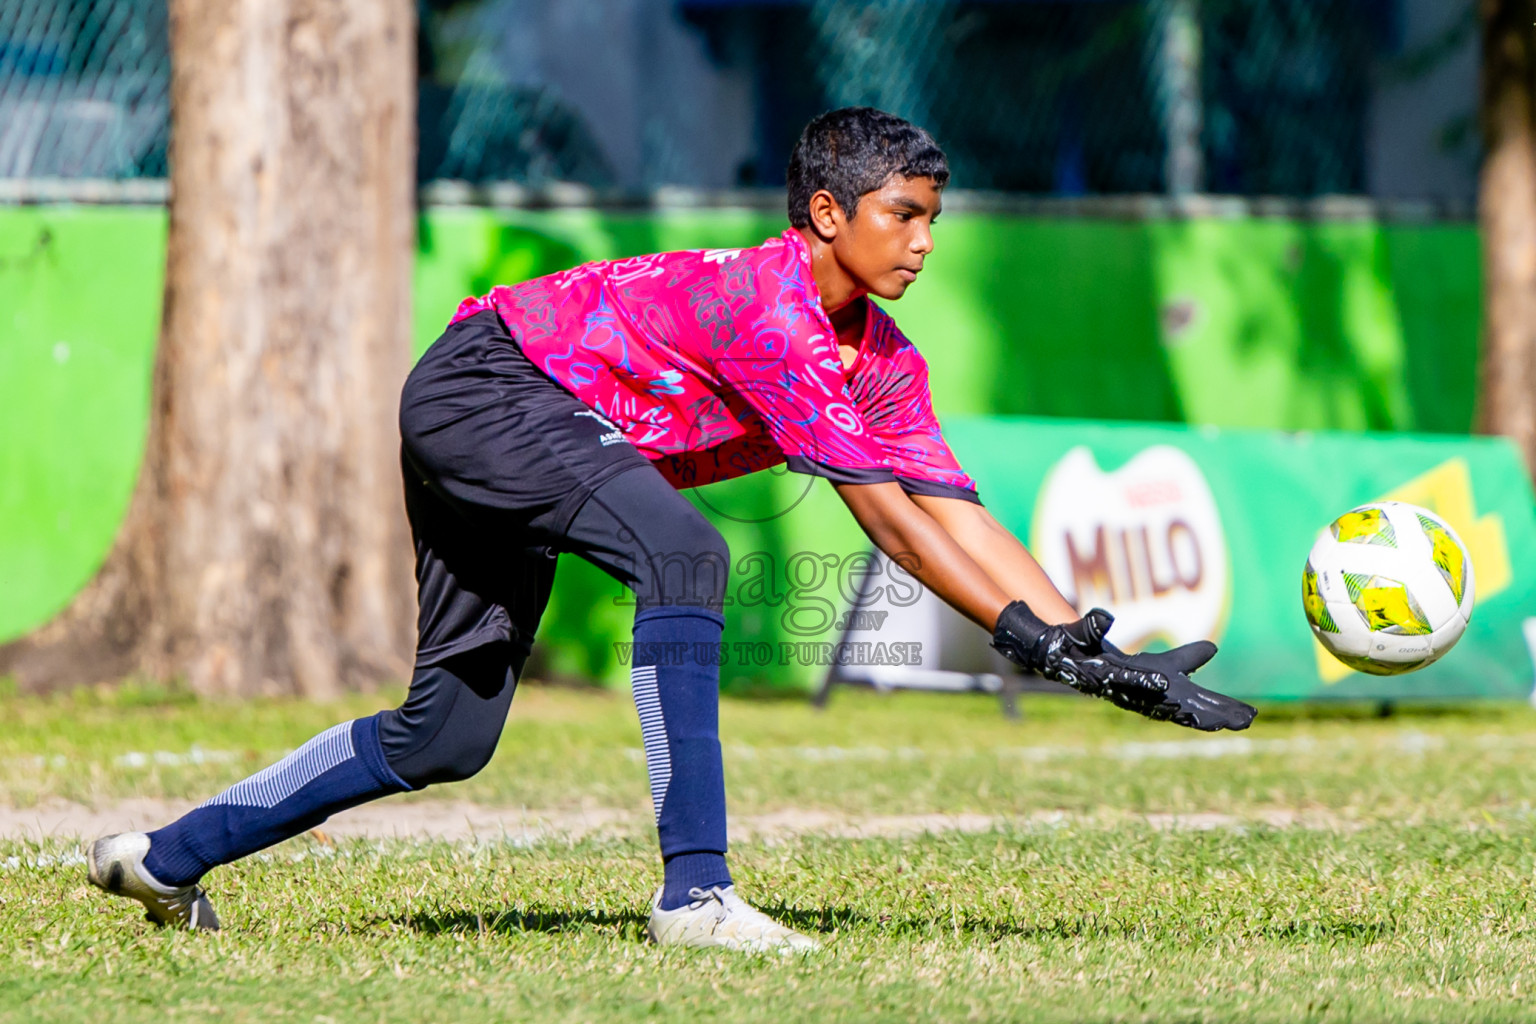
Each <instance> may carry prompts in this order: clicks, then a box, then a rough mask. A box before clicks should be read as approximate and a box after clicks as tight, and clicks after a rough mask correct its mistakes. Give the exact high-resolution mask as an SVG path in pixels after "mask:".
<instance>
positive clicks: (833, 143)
mask: <svg viewBox="0 0 1536 1024" xmlns="http://www.w3.org/2000/svg"><path fill="white" fill-rule="evenodd" d="M898 174H899V175H901V176H902V177H904V178H932V179H933V180H934V183H935V184H937V185H938V186H939V187H940V188H943V187H944V186H945V185H946V184H948V182H949V161H948V160H946V159H945V158H944V151H943V150H942V149H940V148H939V144H938V143H937V142H935V141H933V136H932V135H929V134H928V133H927V132H925V131H923V129H921V128H919V127H918V126H917V125H915V124H913V123H912V122H910V121H904V120H902V119H901V118H899V117H897V116H896V115H895V114H887V113H886V112H885V111H883V110H876V109H875V108H874V107H843V108H841V109H839V110H832V111H828V112H827V113H825V114H822V115H821V116H820V117H818V118H816V119H815V120H814V121H812V122H811V123H810V124H808V125H806V126H805V131H803V132H801V133H800V141H799V142H797V143H795V151H794V153H793V154H792V155H791V156H790V158H789V174H788V187H789V223H790V224H792V225H793V226H795V227H797V228H803V227H805V226H807V225H808V224H810V222H811V210H810V206H811V196H812V195H814V194H815V193H816V192H817V191H819V190H820V189H826V190H827V191H828V192H831V193H832V198H833V199H836V200H837V205H839V206H841V207H842V208H843V212H844V213H845V214H847V215H848V218H849V219H850V220H852V219H853V216H854V214H855V213H857V212H858V208H859V197H860V196H862V195H864V194H866V193H868V192H873V191H875V190H876V189H878V188H880V187H881V186H882V185H884V184H885V183H886V182H887V181H889V180H890V179H891V178H892V177H893V176H895V175H898Z"/></svg>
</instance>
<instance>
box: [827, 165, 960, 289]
mask: <svg viewBox="0 0 1536 1024" xmlns="http://www.w3.org/2000/svg"><path fill="white" fill-rule="evenodd" d="M942 199H943V195H942V190H941V189H940V188H939V187H938V186H937V185H936V184H934V180H933V179H932V178H903V177H902V176H901V175H899V174H897V175H892V176H891V177H890V178H889V179H888V180H887V181H886V183H885V184H884V185H882V186H880V187H879V188H877V189H875V191H873V192H866V193H865V194H864V195H862V196H860V197H859V205H858V207H857V208H856V209H857V212H856V213H855V214H854V217H853V219H852V220H849V221H846V223H845V224H843V225H840V230H839V231H838V232H837V234H836V235H835V236H834V237H833V239H832V252H833V254H834V256H835V257H836V258H837V262H838V264H839V265H841V267H842V268H843V270H844V271H845V272H846V273H847V274H848V276H849V277H851V278H853V281H854V284H855V286H856V287H857V288H859V289H861V290H863V291H867V292H869V294H871V295H874V296H877V297H879V298H882V299H899V298H901V296H902V295H903V293H905V292H906V290H907V286H908V285H910V284H911V283H912V282H913V281H915V280H917V275H918V274H919V273H920V272H921V271H922V269H923V260H924V258H925V257H927V255H928V254H929V253H931V252H933V230H932V229H933V222H934V219H935V218H936V217H938V215H939V208H940V206H941V205H942ZM837 212H838V214H839V215H840V214H841V213H842V211H841V210H838V211H837ZM839 219H841V217H839Z"/></svg>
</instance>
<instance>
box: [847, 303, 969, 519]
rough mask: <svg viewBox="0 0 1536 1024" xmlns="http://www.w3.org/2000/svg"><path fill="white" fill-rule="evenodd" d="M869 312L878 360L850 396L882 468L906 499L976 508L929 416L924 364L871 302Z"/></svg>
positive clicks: (965, 479)
mask: <svg viewBox="0 0 1536 1024" xmlns="http://www.w3.org/2000/svg"><path fill="white" fill-rule="evenodd" d="M871 310H872V312H871V315H873V316H877V317H879V318H880V321H879V322H878V323H877V324H876V325H875V331H874V334H875V338H874V339H872V340H874V341H875V343H876V351H877V352H878V353H879V355H878V357H877V358H876V359H875V360H874V365H873V366H870V367H866V368H865V371H864V372H863V373H861V374H860V375H859V377H858V379H856V380H855V382H854V386H853V389H852V394H853V395H854V398H855V401H856V403H857V406H858V408H859V410H860V413H861V415H862V417H863V419H864V422H865V424H866V426H867V427H868V429H869V431H870V433H871V434H872V435H873V437H874V438H875V440H876V442H877V443H878V444H879V445H880V448H881V450H882V451H883V452H884V454H885V461H886V464H887V465H889V466H890V467H891V470H892V472H894V473H895V474H896V481H897V483H899V484H901V486H902V489H903V490H905V491H906V492H907V493H908V494H926V495H930V496H932V497H938V498H960V499H961V500H964V501H970V502H975V503H976V504H978V505H979V504H981V498H980V497H979V496H978V495H977V493H976V482H975V481H974V480H972V479H971V478H970V476H968V475H967V474H966V472H965V470H963V469H961V468H960V462H959V460H957V459H956V458H955V455H954V452H953V451H951V450H950V447H949V443H948V442H947V441H945V440H944V432H943V431H942V430H941V429H940V428H939V420H938V417H937V416H935V415H934V412H933V398H932V396H931V394H930V393H929V390H928V363H927V361H926V360H924V359H923V357H922V354H921V353H919V352H918V351H917V347H916V346H915V345H913V344H912V343H911V342H910V341H908V340H907V339H906V338H905V337H904V336H903V335H902V334H901V332H900V331H899V330H897V328H896V324H895V322H894V321H893V320H891V318H890V317H889V316H888V315H887V314H886V313H884V312H883V311H881V310H879V307H877V306H874V304H873V303H871Z"/></svg>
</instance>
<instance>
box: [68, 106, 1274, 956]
mask: <svg viewBox="0 0 1536 1024" xmlns="http://www.w3.org/2000/svg"><path fill="white" fill-rule="evenodd" d="M948 180H949V169H948V166H947V165H946V162H945V158H944V154H943V153H942V152H941V151H940V150H939V148H938V146H937V145H936V144H935V143H934V141H933V139H932V138H931V137H930V136H929V135H928V134H927V133H926V132H924V131H922V130H921V129H919V128H916V127H914V126H913V125H911V124H909V123H907V122H905V121H903V120H901V119H899V118H896V117H893V116H891V115H889V114H884V113H881V112H880V111H877V110H873V109H869V108H850V109H843V110H836V111H833V112H831V113H829V114H825V115H823V116H822V117H819V118H817V119H816V120H814V121H812V122H811V124H810V125H809V126H807V128H806V129H805V132H804V134H803V135H802V136H801V138H800V141H799V143H798V144H797V145H796V147H795V151H794V155H793V158H792V159H791V161H790V166H789V182H788V187H789V220H790V224H791V225H792V226H791V228H790V229H789V230H787V231H785V232H784V233H783V234H782V235H781V236H779V237H777V238H771V239H769V240H768V241H766V242H764V243H763V244H762V245H759V246H757V247H755V248H750V249H741V250H715V251H707V252H698V251H694V252H674V253H661V254H657V255H650V256H641V257H636V258H634V259H626V260H618V261H614V262H602V263H589V264H586V265H584V266H580V267H576V268H575V269H573V270H568V271H565V272H563V273H558V274H553V275H550V276H548V277H543V278H538V279H536V280H532V281H528V282H525V283H523V284H520V285H516V286H513V287H499V288H495V289H493V290H492V291H491V292H490V294H488V295H486V296H485V297H483V298H477V299H469V300H467V301H465V302H464V304H463V305H462V306H461V307H460V308H459V310H458V313H457V315H456V316H455V317H454V319H453V322H452V324H451V325H450V326H449V327H448V329H447V331H446V332H445V333H444V334H443V336H442V338H440V339H439V340H438V341H437V342H436V343H435V344H434V345H433V346H432V348H431V349H429V350H428V351H427V353H426V355H425V356H423V358H422V359H421V361H420V363H419V364H418V365H417V366H416V368H415V369H414V370H413V371H412V373H411V375H410V377H409V379H408V380H407V382H406V385H405V389H404V392H403V394H402V398H401V407H400V429H401V435H402V441H403V444H402V453H401V464H402V470H403V472H404V477H405V501H406V509H407V512H408V514H409V517H410V522H411V526H412V530H413V534H414V537H415V544H416V576H417V581H418V585H419V604H420V614H419V620H418V632H419V636H418V647H417V655H416V668H415V672H414V674H413V676H412V678H411V686H410V691H409V693H408V694H407V696H406V700H405V703H404V704H403V705H401V706H400V707H399V708H396V709H393V710H389V711H383V712H380V713H379V714H376V715H373V716H371V717H368V718H362V719H358V720H356V721H352V722H345V723H342V724H340V725H337V726H335V727H334V728H332V729H329V730H327V731H326V732H323V733H321V734H320V735H319V736H316V737H315V738H314V739H312V740H310V741H309V742H308V743H306V744H305V745H304V746H302V747H300V748H299V749H298V750H296V751H295V752H294V753H292V754H291V755H289V756H288V757H286V758H284V759H283V760H282V761H280V762H278V763H277V764H275V765H273V766H272V767H270V768H267V769H266V770H265V771H262V772H260V773H258V774H256V775H254V776H252V777H251V778H249V779H246V780H245V781H243V782H239V783H236V784H235V785H234V786H232V787H230V788H229V789H227V790H225V791H224V792H223V793H220V794H218V795H217V796H214V797H213V798H212V799H210V800H208V801H207V802H206V803H204V804H202V805H201V806H200V807H198V808H196V809H195V810H193V811H191V812H189V813H188V814H187V815H186V816H184V817H182V818H181V819H179V820H178V821H175V822H173V823H172V824H170V825H168V826H166V827H165V828H162V829H159V830H158V831H155V832H150V833H143V832H129V833H123V834H120V835H116V836H108V837H105V838H103V839H99V840H97V841H96V842H95V843H93V844H92V845H91V847H90V849H89V851H88V872H89V877H90V880H91V881H92V882H93V883H95V884H96V885H98V886H100V887H102V888H104V889H106V890H108V891H109V892H114V893H119V894H121V895H124V896H129V897H132V898H134V899H137V900H139V901H140V902H141V903H143V904H144V905H145V906H146V907H148V909H149V913H150V916H151V917H152V918H154V919H155V920H158V921H161V922H164V923H170V924H177V925H181V926H185V927H193V928H217V927H218V921H217V918H216V917H215V915H214V913H213V909H212V907H211V906H210V904H209V902H208V899H207V896H206V895H205V894H204V892H203V890H202V889H201V888H200V887H199V885H198V882H199V880H200V879H201V878H202V876H203V875H204V873H205V872H207V871H208V870H209V869H210V868H212V867H215V866H216V865H219V864H227V863H229V862H231V861H233V860H236V859H238V858H240V857H244V856H246V855H247V854H250V853H253V852H255V851H257V850H260V849H262V848H263V847H266V846H270V845H272V844H273V843H276V842H279V841H280V840H283V839H286V838H289V837H290V836H294V835H297V834H299V833H302V832H304V831H306V830H307V829H310V828H313V827H315V826H316V825H318V824H320V823H321V822H323V821H324V820H325V819H326V818H327V817H328V816H330V815H332V814H334V813H336V812H337V811H340V810H343V809H345V808H348V807H352V806H355V805H356V804H359V803H362V802H364V801H367V800H373V799H376V798H378V797H381V796H385V795H387V794H390V793H399V792H405V791H410V790H417V789H421V788H422V787H424V786H430V785H434V784H437V783H442V782H451V781H455V780H459V779H465V778H468V777H469V776H471V775H473V774H475V773H476V772H477V771H479V770H480V769H481V768H482V767H483V766H484V765H485V764H486V762H487V761H488V760H489V759H490V757H491V754H492V752H493V751H494V750H495V748H496V742H497V739H498V737H499V735H500V733H501V729H502V726H503V723H504V722H505V719H506V715H507V709H508V706H509V705H510V703H511V701H512V694H513V690H514V689H515V688H516V685H517V680H518V677H519V675H520V674H521V672H522V668H523V665H524V662H525V661H526V659H527V657H528V654H529V650H530V646H531V644H532V642H533V638H534V633H535V630H536V628H537V626H538V623H539V617H540V615H541V614H542V612H543V610H544V606H545V602H546V600H547V599H548V597H549V590H550V584H551V582H552V580H553V577H554V570H555V561H556V558H557V556H558V555H559V554H560V553H564V552H568V553H571V554H575V555H577V556H579V557H581V558H584V559H586V560H588V561H590V562H592V563H593V564H595V565H597V566H599V567H600V568H602V569H603V570H605V571H606V572H607V573H609V574H610V575H612V576H613V577H615V578H616V579H618V580H620V581H622V582H623V583H624V584H625V585H627V586H628V587H630V588H631V589H632V590H633V591H634V593H635V597H636V611H635V622H634V647H633V651H634V655H633V659H632V661H633V668H632V673H633V685H634V699H635V706H636V708H637V709H638V711H639V717H640V724H641V732H642V735H643V738H644V743H645V755H646V766H647V769H648V772H649V775H650V782H651V794H652V797H653V799H654V806H655V813H656V825H657V831H658V833H659V836H660V840H661V855H662V860H663V865H664V867H663V876H664V878H663V884H662V885H661V887H660V888H659V889H658V890H657V891H656V895H655V898H654V900H653V903H652V908H651V918H650V924H649V928H648V932H649V935H650V937H651V939H652V940H654V941H656V942H658V943H664V944H679V945H689V946H720V947H728V948H737V949H754V950H760V949H780V950H791V949H801V948H813V947H814V946H815V942H814V941H813V940H812V939H810V938H809V937H807V936H804V935H801V934H798V933H796V932H794V931H791V930H790V929H788V928H785V927H783V926H782V925H780V924H778V923H777V922H775V921H773V920H771V919H770V918H768V917H767V916H766V915H764V914H762V913H761V912H759V911H757V910H755V909H753V908H752V907H750V906H749V905H748V904H746V903H745V902H744V901H743V900H742V899H741V898H740V897H739V896H737V895H736V891H735V889H734V887H733V886H732V882H731V873H730V869H729V867H728V866H727V863H726V858H725V853H726V810H725V777H724V774H723V771H722V768H721V760H720V741H719V736H718V716H717V710H718V709H717V703H718V688H719V669H718V667H717V664H716V662H717V659H715V658H712V657H703V658H695V659H691V660H686V661H685V662H684V663H681V664H678V663H674V662H673V661H668V660H666V659H664V658H662V657H659V656H656V655H659V654H660V653H664V652H668V651H676V650H686V651H690V652H697V651H704V652H706V653H707V652H709V651H711V650H718V645H719V643H720V638H721V630H722V628H723V627H724V625H725V619H724V618H723V617H722V615H721V609H722V605H723V602H724V597H725V588H726V583H727V580H728V579H729V576H728V567H729V557H728V555H729V553H728V551H727V549H726V545H725V542H724V541H723V539H722V538H721V536H720V534H719V532H718V531H716V530H715V528H714V527H713V526H711V525H710V523H709V522H708V521H707V520H705V518H704V517H703V516H702V515H700V514H699V512H698V511H697V510H696V509H695V508H694V507H693V506H692V505H691V504H689V503H688V502H687V501H686V500H684V499H683V497H682V496H681V495H680V494H678V493H677V489H678V488H683V487H693V486H697V485H699V484H706V483H710V482H712V481H716V480H725V479H728V478H731V477H736V476H740V475H742V474H744V473H751V472H754V471H756V470H760V469H764V468H766V467H769V466H774V465H778V464H779V463H785V464H787V465H788V468H789V469H791V470H793V471H795V472H799V473H808V474H811V475H814V476H821V477H826V478H827V479H828V480H829V481H831V484H832V486H833V487H835V488H836V489H837V492H838V494H839V496H841V497H842V499H843V500H844V501H845V502H846V503H847V505H848V508H849V510H850V511H851V512H852V513H853V516H854V517H855V518H856V519H857V520H858V522H859V524H860V525H861V526H862V527H863V528H864V531H865V532H866V533H867V534H868V535H869V537H870V538H871V540H873V542H874V543H875V544H876V545H877V546H878V547H879V548H880V549H881V550H882V551H885V552H887V553H889V554H892V555H901V556H902V557H903V561H904V563H905V564H908V565H910V566H912V571H913V572H914V574H915V575H916V576H917V577H918V579H919V580H920V581H921V582H922V583H923V584H924V585H925V586H926V587H928V588H929V589H931V590H933V591H934V592H935V593H936V594H938V595H939V596H940V597H942V598H943V599H944V600H945V601H947V602H949V603H950V604H951V605H953V606H954V607H955V608H957V609H958V610H959V611H961V612H962V613H964V614H965V615H966V616H968V617H969V618H970V619H972V620H973V621H974V622H976V623H977V624H978V625H980V626H981V627H982V628H984V629H986V630H987V631H988V632H990V633H992V634H993V644H994V646H996V647H997V648H998V649H999V650H1001V651H1002V652H1003V653H1004V654H1006V655H1007V656H1008V657H1009V658H1011V659H1012V660H1014V661H1015V662H1017V663H1018V664H1019V665H1021V666H1023V667H1024V668H1026V669H1030V670H1032V671H1035V672H1038V673H1040V674H1042V675H1044V676H1046V677H1048V678H1051V679H1056V680H1059V681H1061V682H1063V683H1066V684H1068V685H1070V686H1074V687H1076V688H1077V689H1079V690H1082V691H1083V692H1085V693H1089V694H1093V695H1096V696H1101V697H1105V698H1107V699H1109V700H1111V701H1114V702H1115V703H1116V704H1117V705H1119V706H1120V707H1123V708H1127V709H1129V710H1131V711H1135V712H1138V713H1140V714H1143V715H1146V716H1148V717H1149V718H1156V719H1168V720H1171V721H1173V722H1176V723H1178V724H1180V725H1185V726H1190V727H1192V728H1196V729H1206V730H1215V729H1242V728H1246V727H1247V726H1248V724H1249V722H1250V721H1252V719H1253V715H1254V710H1253V708H1251V707H1249V706H1248V705H1246V704H1242V703H1239V702H1237V701H1235V700H1232V699H1230V698H1227V697H1223V696H1221V695H1219V694H1215V693H1211V692H1209V691H1206V690H1203V689H1201V688H1200V687H1198V686H1196V685H1194V684H1193V683H1192V682H1190V680H1189V678H1188V675H1187V673H1189V672H1193V671H1194V670H1195V669H1196V668H1198V667H1199V666H1200V665H1202V664H1204V663H1205V662H1206V661H1208V660H1209V659H1210V657H1211V656H1212V655H1213V654H1214V653H1215V650H1216V648H1215V646H1214V645H1212V644H1209V643H1200V644H1191V645H1188V646H1186V647H1181V648H1178V649H1176V650H1172V651H1167V652H1164V653H1161V654H1138V655H1126V654H1124V653H1122V652H1121V651H1119V650H1118V649H1116V648H1115V647H1114V646H1112V645H1111V644H1110V643H1109V642H1108V641H1107V640H1106V639H1105V632H1106V631H1107V629H1108V628H1109V625H1110V622H1111V619H1110V616H1109V615H1108V614H1107V613H1105V612H1103V611H1100V610H1098V609H1095V610H1093V611H1091V612H1089V613H1088V614H1087V615H1086V616H1082V617H1079V615H1078V613H1077V612H1076V611H1075V610H1074V609H1073V608H1072V606H1071V605H1070V604H1068V603H1067V601H1066V600H1065V599H1064V598H1063V597H1062V596H1061V594H1060V593H1058V592H1057V590H1056V588H1055V587H1053V586H1052V585H1051V582H1050V580H1049V579H1048V578H1047V577H1046V576H1045V574H1044V573H1043V572H1042V571H1041V569H1040V567H1039V566H1038V565H1037V564H1036V563H1035V561H1034V559H1033V558H1031V557H1030V555H1029V553H1028V552H1027V551H1025V549H1024V547H1023V546H1022V545H1021V544H1020V543H1019V542H1018V541H1017V540H1015V539H1014V537H1013V536H1012V535H1011V534H1009V533H1008V531H1007V530H1005V529H1004V528H1003V527H1002V526H1001V525H999V523H998V522H997V520H996V519H994V518H993V517H992V516H991V515H990V514H989V513H988V512H987V510H986V509H985V508H984V507H983V506H982V504H981V502H980V500H979V498H978V497H977V494H976V489H975V486H974V484H973V483H972V481H971V479H970V478H969V477H968V476H966V474H965V473H964V472H963V471H962V470H961V468H960V466H959V464H958V463H957V462H956V461H955V458H954V456H953V455H952V454H951V453H950V450H949V448H948V446H947V445H946V444H945V442H944V438H943V436H942V434H941V433H940V431H939V425H938V421H937V420H936V419H935V417H934V414H933V411H932V407H931V404H930V401H929V395H928V371H927V366H926V364H925V363H924V361H923V358H922V356H920V355H919V354H918V352H917V350H916V349H915V348H914V347H913V346H912V343H911V342H909V341H908V340H907V339H906V338H905V337H903V336H902V334H901V332H900V331H898V330H897V328H896V325H895V323H894V322H893V321H892V320H891V318H890V316H889V315H887V314H886V313H885V312H884V311H883V310H882V309H881V308H880V307H879V306H877V305H875V304H874V303H873V302H872V301H870V299H869V297H870V296H876V297H879V298H882V299H889V300H894V299H899V298H900V297H901V296H902V294H903V293H904V292H905V291H906V290H907V287H908V286H909V285H911V284H912V282H913V281H915V280H916V279H917V275H918V274H919V273H920V272H921V271H922V269H923V263H924V260H925V259H926V258H927V257H928V255H929V254H930V253H931V252H932V251H933V248H934V243H933V235H932V230H931V229H932V226H933V222H934V220H935V218H937V217H938V215H939V207H940V201H941V196H942V193H943V189H944V186H945V184H946V183H947V182H948ZM680 566H685V567H687V568H688V569H689V570H690V571H686V572H683V571H676V570H677V569H678V568H679V567H680ZM679 645H685V646H679Z"/></svg>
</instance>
